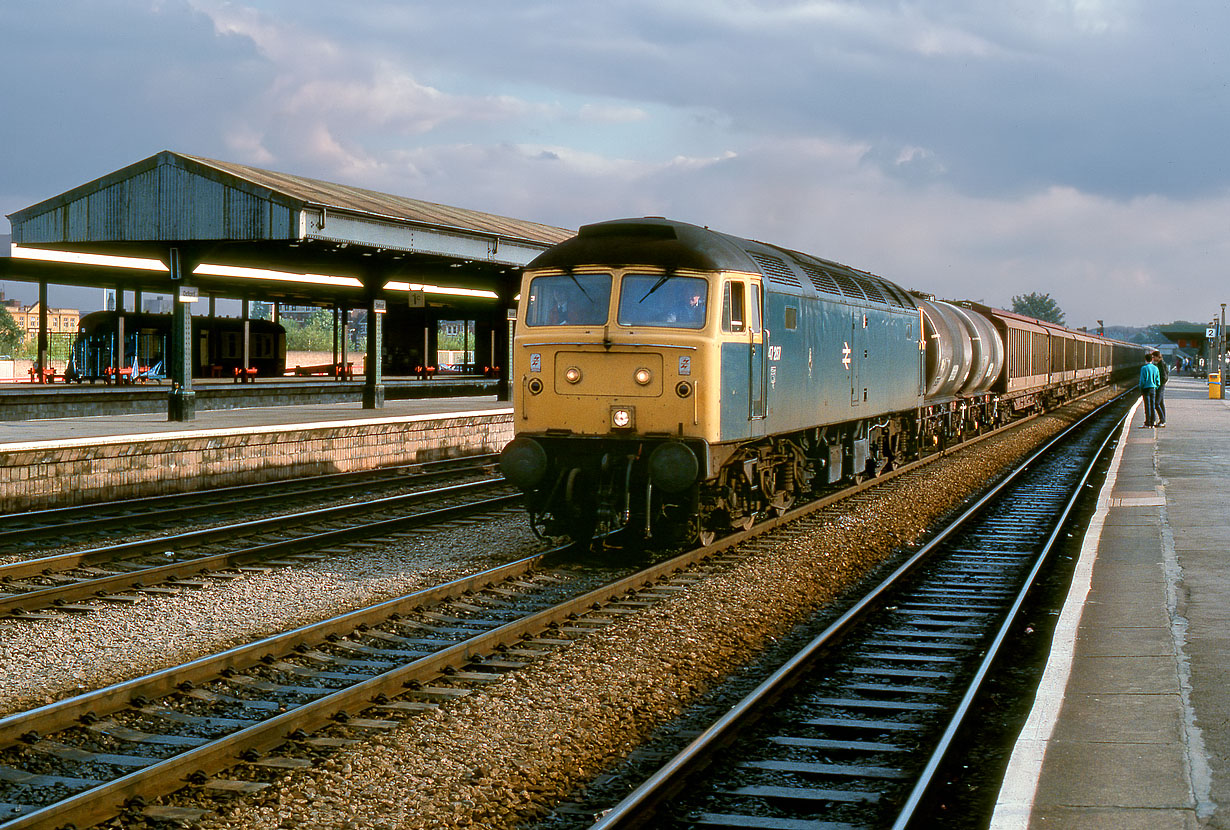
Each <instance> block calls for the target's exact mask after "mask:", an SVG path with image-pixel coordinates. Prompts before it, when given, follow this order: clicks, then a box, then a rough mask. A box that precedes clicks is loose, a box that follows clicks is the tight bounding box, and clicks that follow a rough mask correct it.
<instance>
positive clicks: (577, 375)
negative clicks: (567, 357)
mask: <svg viewBox="0 0 1230 830" xmlns="http://www.w3.org/2000/svg"><path fill="white" fill-rule="evenodd" d="M564 380H566V381H568V382H569V383H580V382H581V370H580V369H578V368H577V367H576V366H569V367H568V368H567V369H565V370H564Z"/></svg>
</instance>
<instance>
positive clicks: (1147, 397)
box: [1140, 354, 1162, 429]
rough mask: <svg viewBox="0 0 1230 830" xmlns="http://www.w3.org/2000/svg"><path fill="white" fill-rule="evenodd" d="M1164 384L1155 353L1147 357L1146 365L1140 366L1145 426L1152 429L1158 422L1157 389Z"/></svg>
mask: <svg viewBox="0 0 1230 830" xmlns="http://www.w3.org/2000/svg"><path fill="white" fill-rule="evenodd" d="M1161 385H1162V373H1161V372H1159V371H1158V369H1157V364H1156V363H1154V362H1153V355H1152V354H1149V355H1148V356H1146V357H1145V365H1144V366H1141V367H1140V397H1142V398H1144V401H1145V426H1146V427H1148V428H1150V429H1152V428H1153V427H1154V425H1155V424H1156V423H1157V422H1156V420H1155V419H1156V418H1157V390H1158V389H1159V388H1160V387H1161Z"/></svg>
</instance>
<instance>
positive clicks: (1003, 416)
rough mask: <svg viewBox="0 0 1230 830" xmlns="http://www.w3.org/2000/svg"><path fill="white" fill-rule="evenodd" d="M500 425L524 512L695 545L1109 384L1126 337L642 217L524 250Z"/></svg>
mask: <svg viewBox="0 0 1230 830" xmlns="http://www.w3.org/2000/svg"><path fill="white" fill-rule="evenodd" d="M513 348H514V363H513V365H514V367H515V372H514V375H513V377H514V382H515V383H516V384H517V387H516V389H515V393H514V419H515V432H516V437H515V438H514V440H513V441H512V442H511V443H510V444H509V445H508V446H507V447H506V448H505V449H504V451H503V453H502V455H501V461H500V463H501V467H502V469H503V472H504V474H505V476H506V477H507V478H508V479H509V480H510V481H512V482H513V483H514V484H516V485H517V486H519V487H520V488H521V489H522V490H523V491H524V492H525V493H526V504H527V508H528V510H529V513H530V518H531V523H532V525H533V527H534V528H535V530H536V531H537V532H539V533H541V534H544V535H571V536H572V537H573V538H577V539H581V538H587V537H588V535H601V534H604V533H608V532H612V531H615V530H619V529H623V528H629V529H631V530H633V531H635V532H636V533H637V535H643V536H645V537H650V538H653V539H655V540H657V541H659V542H663V543H673V542H677V541H685V540H688V539H692V538H699V539H701V540H702V541H703V540H706V539H708V538H711V537H712V536H713V535H714V534H716V533H722V532H726V531H728V530H729V529H731V528H743V527H748V526H750V525H751V524H752V523H753V522H754V521H755V520H756V519H757V517H759V516H763V515H765V514H770V513H775V512H776V513H780V512H782V511H784V510H785V509H786V508H788V507H789V506H790V505H791V504H792V503H793V502H794V501H796V500H797V499H799V498H800V497H802V496H805V495H807V494H809V493H811V492H814V491H816V490H819V489H822V488H824V487H826V486H828V485H831V484H835V483H837V482H840V481H842V480H847V479H853V480H858V479H861V478H865V477H869V476H874V475H877V474H879V473H881V472H883V471H885V470H886V469H888V468H891V466H892V465H893V464H894V463H898V462H899V461H900V460H902V459H909V458H914V457H917V456H918V455H920V454H921V453H922V452H924V451H925V450H927V449H930V448H936V447H942V446H944V445H946V444H948V443H950V442H953V441H957V440H961V439H962V437H964V436H967V435H969V434H972V433H976V432H979V431H981V430H984V429H987V428H990V427H993V426H996V425H999V424H1002V423H1005V422H1007V421H1008V420H1010V419H1011V418H1013V417H1017V416H1020V415H1022V414H1024V413H1027V412H1032V411H1036V410H1037V409H1039V408H1043V407H1046V406H1051V405H1054V404H1056V403H1059V402H1062V401H1064V400H1067V399H1069V398H1071V397H1072V396H1074V395H1077V394H1079V393H1081V392H1083V391H1086V390H1089V389H1093V388H1095V387H1096V386H1099V385H1104V384H1106V383H1109V382H1110V380H1111V378H1112V376H1113V375H1114V373H1115V372H1116V370H1118V369H1120V368H1121V367H1123V366H1130V365H1131V364H1132V363H1133V362H1134V361H1135V359H1136V358H1137V357H1138V355H1139V348H1138V347H1137V348H1134V349H1133V348H1131V347H1128V346H1127V345H1126V344H1118V343H1115V342H1113V341H1109V340H1107V339H1105V338H1102V337H1098V336H1096V335H1092V334H1088V333H1085V332H1078V331H1073V330H1070V329H1066V328H1064V327H1062V326H1056V325H1053V324H1050V323H1043V322H1040V321H1037V320H1032V319H1029V318H1026V317H1022V316H1020V315H1016V314H1012V313H1010V312H1005V311H1000V310H997V309H992V308H989V307H987V306H984V305H980V304H977V303H964V302H963V303H952V302H944V301H941V300H938V299H936V298H934V297H931V296H928V295H923V294H915V293H911V292H908V291H905V290H903V289H902V288H900V287H899V286H897V285H896V284H894V283H892V282H890V281H888V280H886V279H883V278H881V277H878V276H875V275H873V274H870V273H867V272H865V271H860V270H857V269H854V268H850V267H848V266H845V265H841V264H839V263H836V262H832V261H830V260H825V259H821V258H819V257H815V256H811V255H808V254H804V253H800V252H797V251H792V250H787V249H784V248H780V247H776V246H773V245H769V244H765V243H761V242H756V241H752V240H749V239H741V238H738V237H734V236H730V235H727V234H723V233H718V232H715V231H712V230H709V229H707V228H702V227H698V226H695V225H690V224H686V223H682V222H675V221H670V220H666V219H661V218H646V219H625V220H616V221H611V222H602V223H598V224H593V225H587V226H584V227H582V228H581V229H580V232H579V233H578V234H577V236H575V237H573V238H572V239H570V240H568V241H565V242H563V243H561V244H559V245H557V246H555V247H553V248H551V249H549V250H547V251H546V252H544V253H543V254H541V255H540V256H539V257H538V258H536V259H535V260H534V261H533V262H531V263H530V264H529V266H527V268H526V270H525V274H524V279H523V283H522V290H521V302H520V307H519V310H518V320H517V334H516V337H515V338H514V346H513Z"/></svg>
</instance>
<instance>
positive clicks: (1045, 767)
mask: <svg viewBox="0 0 1230 830" xmlns="http://www.w3.org/2000/svg"><path fill="white" fill-rule="evenodd" d="M1166 403H1167V409H1168V422H1167V423H1168V425H1167V427H1166V429H1159V430H1150V429H1142V428H1140V426H1139V424H1140V421H1141V415H1140V412H1139V409H1138V410H1137V411H1136V412H1134V413H1133V419H1132V422H1131V426H1130V427H1129V429H1128V430H1127V431H1126V433H1125V437H1124V440H1123V441H1122V442H1121V444H1120V447H1119V448H1118V450H1117V452H1116V460H1115V462H1114V463H1113V464H1112V471H1111V473H1110V475H1109V476H1108V479H1107V481H1106V483H1105V485H1104V487H1103V490H1102V493H1101V496H1100V499H1099V508H1098V513H1097V514H1096V515H1095V517H1094V520H1093V522H1092V523H1091V527H1090V531H1089V534H1088V536H1087V537H1086V544H1085V548H1084V550H1083V552H1082V554H1081V559H1080V561H1078V563H1077V568H1076V572H1077V578H1076V580H1074V583H1073V588H1072V591H1071V592H1070V593H1069V597H1068V602H1067V604H1066V605H1065V607H1064V610H1063V612H1062V614H1061V616H1060V620H1059V623H1058V625H1057V627H1056V635H1055V640H1054V642H1053V644H1052V657H1051V660H1050V662H1049V663H1048V665H1047V668H1046V672H1045V675H1044V678H1043V681H1042V684H1041V686H1040V687H1039V689H1038V693H1037V699H1036V700H1035V706H1034V711H1033V713H1032V714H1031V716H1030V719H1029V722H1027V724H1026V726H1025V728H1024V729H1022V732H1021V735H1020V738H1019V739H1018V743H1017V747H1016V750H1015V751H1014V753H1013V758H1012V761H1011V762H1010V764H1009V768H1008V771H1007V774H1006V775H1005V779H1004V783H1003V786H1002V788H1001V791H1000V796H999V803H998V804H997V806H996V810H995V814H994V816H993V818H992V820H991V827H992V828H995V830H1025V828H1090V829H1091V830H1100V828H1116V830H1131V828H1149V830H1168V829H1169V828H1184V830H1187V828H1206V827H1211V828H1227V830H1230V494H1228V493H1227V489H1228V486H1230V401H1212V400H1209V399H1208V395H1207V387H1206V386H1205V385H1204V384H1203V383H1201V382H1199V381H1196V380H1192V379H1187V378H1176V379H1172V380H1171V382H1170V383H1169V384H1168V385H1167V394H1166Z"/></svg>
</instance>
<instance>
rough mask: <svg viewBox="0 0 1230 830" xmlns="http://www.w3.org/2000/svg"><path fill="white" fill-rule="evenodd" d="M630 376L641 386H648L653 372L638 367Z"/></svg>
mask: <svg viewBox="0 0 1230 830" xmlns="http://www.w3.org/2000/svg"><path fill="white" fill-rule="evenodd" d="M632 378H633V380H635V381H636V382H637V383H639V384H640V385H641V386H648V385H649V381H651V380H653V373H652V372H650V371H649V370H648V369H645V368H640V369H637V370H636V373H635V374H634V375H633V376H632Z"/></svg>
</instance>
